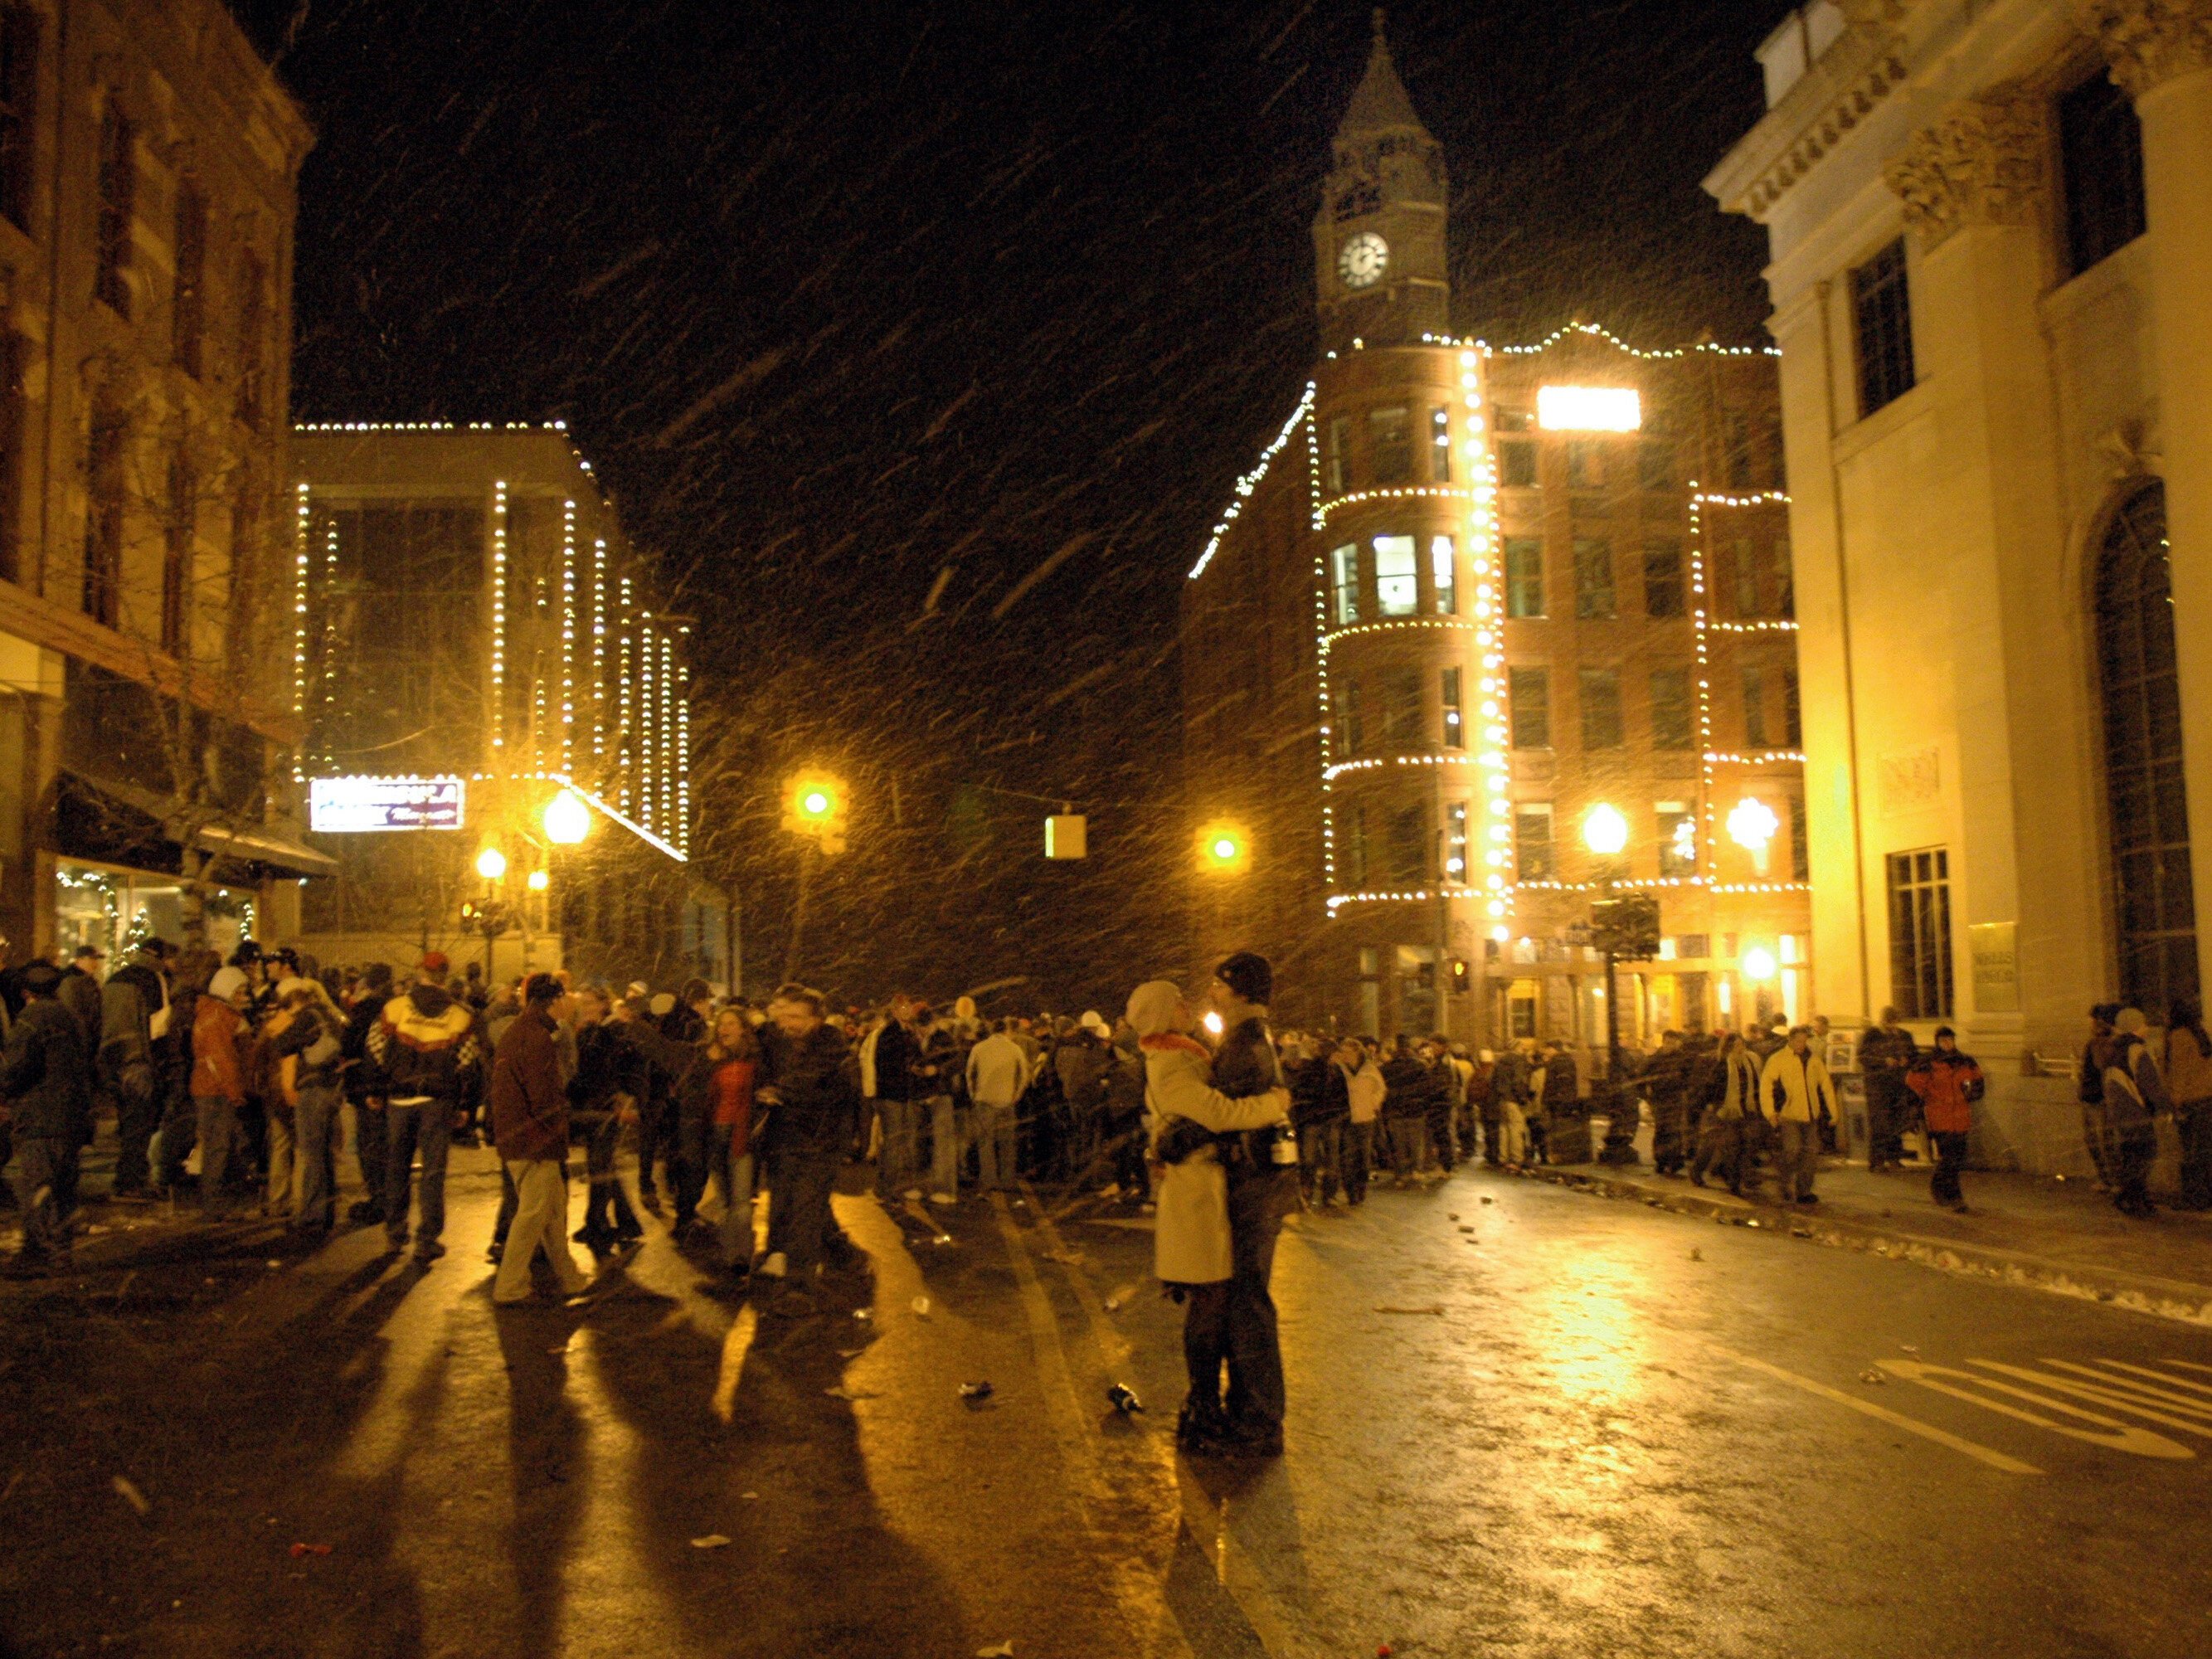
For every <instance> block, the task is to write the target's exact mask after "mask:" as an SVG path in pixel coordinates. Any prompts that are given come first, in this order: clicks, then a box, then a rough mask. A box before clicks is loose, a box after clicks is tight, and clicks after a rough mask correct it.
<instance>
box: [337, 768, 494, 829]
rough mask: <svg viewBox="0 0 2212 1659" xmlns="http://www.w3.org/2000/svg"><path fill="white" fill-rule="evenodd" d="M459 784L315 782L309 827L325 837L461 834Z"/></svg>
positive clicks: (359, 780)
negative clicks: (380, 831)
mask: <svg viewBox="0 0 2212 1659" xmlns="http://www.w3.org/2000/svg"><path fill="white" fill-rule="evenodd" d="M461 792H462V783H461V780H460V779H459V778H310V779H309V780H308V781H307V827H308V828H309V829H313V830H315V831H318V832H319V833H320V834H323V835H353V834H358V833H361V832H363V831H367V830H374V829H459V828H460V827H461Z"/></svg>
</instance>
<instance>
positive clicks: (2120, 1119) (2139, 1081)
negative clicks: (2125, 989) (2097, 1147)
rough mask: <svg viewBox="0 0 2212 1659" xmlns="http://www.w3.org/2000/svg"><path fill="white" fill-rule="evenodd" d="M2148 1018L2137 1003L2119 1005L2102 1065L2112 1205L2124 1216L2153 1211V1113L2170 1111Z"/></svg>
mask: <svg viewBox="0 0 2212 1659" xmlns="http://www.w3.org/2000/svg"><path fill="white" fill-rule="evenodd" d="M2149 1024H2150V1022H2149V1020H2148V1019H2147V1018H2144V1016H2143V1011H2142V1009H2140V1008H2123V1009H2121V1010H2120V1012H2119V1017H2118V1018H2117V1019H2115V1020H2114V1021H2113V1022H2112V1027H2113V1031H2114V1037H2113V1042H2112V1058H2111V1060H2110V1061H2109V1063H2107V1064H2106V1067H2105V1122H2106V1133H2107V1134H2108V1135H2109V1137H2110V1139H2108V1140H2107V1142H2106V1147H2107V1151H2108V1153H2109V1156H2110V1157H2111V1159H2112V1182H2113V1186H2114V1188H2115V1190H2114V1192H2113V1194H2112V1207H2113V1208H2115V1209H2117V1210H2118V1211H2119V1212H2120V1213H2121V1214H2122V1215H2132V1216H2145V1217H2148V1216H2153V1215H2155V1214H2157V1213H2158V1206H2156V1205H2154V1204H2153V1203H2152V1202H2151V1201H2150V1192H2149V1188H2148V1181H2149V1176H2150V1164H2151V1159H2152V1158H2154V1157H2155V1156H2156V1155H2157V1152H2158V1124H2157V1115H2158V1114H2159V1113H2161V1112H2169V1113H2170V1112H2172V1110H2173V1101H2172V1098H2171V1097H2169V1096H2168V1095H2167V1093H2166V1079H2165V1078H2164V1077H2162V1076H2161V1075H2160V1073H2159V1069H2158V1057H2157V1056H2156V1055H2155V1054H2153V1053H2152V1052H2151V1047H2150V1044H2149V1043H2148V1042H2145V1041H2144V1040H2143V1032H2144V1030H2145V1029H2146V1028H2147V1027H2148V1025H2149Z"/></svg>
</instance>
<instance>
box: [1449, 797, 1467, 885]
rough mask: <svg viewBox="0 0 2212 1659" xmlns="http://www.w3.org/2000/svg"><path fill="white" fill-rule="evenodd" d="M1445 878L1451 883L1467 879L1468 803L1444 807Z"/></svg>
mask: <svg viewBox="0 0 2212 1659" xmlns="http://www.w3.org/2000/svg"><path fill="white" fill-rule="evenodd" d="M1444 877H1445V879H1447V880H1449V881H1459V882H1463V881H1465V880H1466V879H1467V803H1466V802H1465V801H1463V800H1455V801H1448V802H1446V803H1445V805H1444Z"/></svg>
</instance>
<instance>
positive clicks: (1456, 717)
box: [1443, 668, 1467, 749]
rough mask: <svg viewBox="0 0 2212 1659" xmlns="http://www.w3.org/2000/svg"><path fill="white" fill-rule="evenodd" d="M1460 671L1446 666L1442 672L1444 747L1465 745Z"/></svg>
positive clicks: (1464, 719)
mask: <svg viewBox="0 0 2212 1659" xmlns="http://www.w3.org/2000/svg"><path fill="white" fill-rule="evenodd" d="M1461 683H1462V674H1461V671H1459V670H1458V669H1456V668H1447V669H1445V670H1444V671H1443V694H1444V747H1445V748H1447V749H1464V748H1466V747H1467V705H1466V703H1465V702H1464V701H1463V700H1462V697H1461V695H1460V685H1461Z"/></svg>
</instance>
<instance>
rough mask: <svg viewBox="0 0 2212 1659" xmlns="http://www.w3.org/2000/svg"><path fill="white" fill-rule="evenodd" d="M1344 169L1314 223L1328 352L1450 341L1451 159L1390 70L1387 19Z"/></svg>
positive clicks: (1346, 137)
mask: <svg viewBox="0 0 2212 1659" xmlns="http://www.w3.org/2000/svg"><path fill="white" fill-rule="evenodd" d="M1334 157H1335V164H1334V167H1331V169H1330V171H1329V175H1328V182H1327V183H1326V184H1325V185H1323V186H1322V198H1321V210H1320V212H1319V213H1317V214H1316V215H1315V216H1314V258H1315V261H1316V276H1317V277H1318V279H1319V288H1320V295H1321V324H1322V349H1324V350H1330V351H1334V350H1340V349H1343V348H1344V347H1346V345H1348V344H1350V343H1351V342H1352V340H1353V339H1354V338H1355V337H1357V338H1359V339H1361V340H1364V341H1365V342H1366V343H1368V344H1370V345H1386V344H1400V343H1407V342H1418V341H1419V339H1420V337H1421V336H1422V335H1424V334H1444V333H1448V332H1449V331H1450V327H1451V323H1450V316H1449V300H1450V283H1449V279H1448V277H1447V276H1446V273H1445V266H1444V211H1445V204H1446V199H1447V197H1446V194H1445V186H1444V158H1443V147H1442V146H1440V145H1439V144H1438V143H1437V141H1436V140H1435V139H1434V138H1431V137H1430V136H1429V133H1428V129H1427V128H1425V127H1424V126H1423V125H1421V121H1420V118H1419V116H1417V115H1415V114H1414V113H1413V100H1411V99H1409V98H1408V97H1407V96H1406V88H1405V85H1404V83H1403V82H1401V81H1400V80H1399V79H1398V71H1397V70H1396V68H1395V67H1394V66H1393V65H1392V64H1391V62H1390V48H1389V46H1388V45H1387V44H1385V42H1384V40H1383V13H1382V11H1381V9H1379V8H1378V9H1376V13H1375V44H1374V47H1373V50H1372V51H1371V52H1370V53H1369V55H1368V58H1367V73H1366V74H1365V75H1364V76H1361V78H1360V82H1359V89H1358V91H1357V92H1355V93H1353V94H1352V105H1351V107H1350V108H1348V109H1347V110H1346V111H1345V114H1344V120H1343V123H1342V124H1341V125H1340V126H1339V127H1338V128H1337V130H1336V139H1335V143H1334Z"/></svg>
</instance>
